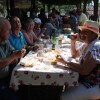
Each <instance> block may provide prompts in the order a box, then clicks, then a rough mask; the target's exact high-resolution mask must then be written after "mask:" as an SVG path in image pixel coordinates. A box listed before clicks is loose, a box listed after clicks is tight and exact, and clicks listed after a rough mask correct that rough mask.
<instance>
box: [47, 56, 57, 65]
mask: <svg viewBox="0 0 100 100" xmlns="http://www.w3.org/2000/svg"><path fill="white" fill-rule="evenodd" d="M46 61H48V62H51V64H52V65H56V64H57V61H56V57H53V58H48V59H46Z"/></svg>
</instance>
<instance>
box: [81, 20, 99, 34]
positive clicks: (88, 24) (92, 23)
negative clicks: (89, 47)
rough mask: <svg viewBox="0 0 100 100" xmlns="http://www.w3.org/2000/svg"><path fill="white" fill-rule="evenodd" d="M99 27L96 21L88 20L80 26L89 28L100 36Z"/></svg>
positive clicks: (82, 28)
mask: <svg viewBox="0 0 100 100" xmlns="http://www.w3.org/2000/svg"><path fill="white" fill-rule="evenodd" d="M99 27H100V25H99V24H98V23H97V22H96V21H90V20H88V21H86V22H85V23H84V24H83V26H81V27H80V30H84V29H88V30H90V31H93V32H94V33H96V34H97V35H98V36H100V33H99Z"/></svg>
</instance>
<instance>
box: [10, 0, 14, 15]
mask: <svg viewBox="0 0 100 100" xmlns="http://www.w3.org/2000/svg"><path fill="white" fill-rule="evenodd" d="M14 8H15V3H14V0H10V15H11V16H12V14H13V11H14Z"/></svg>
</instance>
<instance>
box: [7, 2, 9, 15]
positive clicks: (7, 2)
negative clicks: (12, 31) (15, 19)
mask: <svg viewBox="0 0 100 100" xmlns="http://www.w3.org/2000/svg"><path fill="white" fill-rule="evenodd" d="M6 7H7V17H9V0H6Z"/></svg>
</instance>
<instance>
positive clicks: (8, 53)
mask: <svg viewBox="0 0 100 100" xmlns="http://www.w3.org/2000/svg"><path fill="white" fill-rule="evenodd" d="M10 32H11V25H10V23H9V21H8V20H7V19H5V18H1V17H0V100H18V98H17V97H16V95H15V93H13V92H12V90H11V89H9V88H8V84H9V83H8V82H9V78H8V74H9V70H8V69H9V64H11V63H12V62H14V61H15V60H17V59H18V58H21V56H22V54H23V51H16V52H12V51H13V50H14V49H13V48H12V47H11V45H10V43H9V41H8V40H7V39H8V37H9V35H10Z"/></svg>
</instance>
